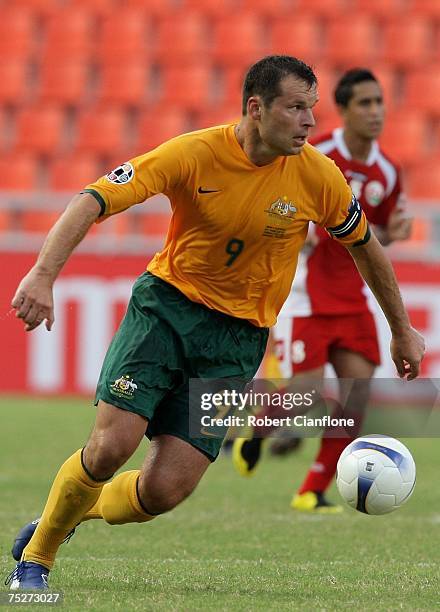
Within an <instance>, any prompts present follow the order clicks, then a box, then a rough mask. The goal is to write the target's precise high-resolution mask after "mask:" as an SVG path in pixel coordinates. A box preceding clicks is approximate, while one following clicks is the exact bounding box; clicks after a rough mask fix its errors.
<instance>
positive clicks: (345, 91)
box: [334, 68, 379, 106]
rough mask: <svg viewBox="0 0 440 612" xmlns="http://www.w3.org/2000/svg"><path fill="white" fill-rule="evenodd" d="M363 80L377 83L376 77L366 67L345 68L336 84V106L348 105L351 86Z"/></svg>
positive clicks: (350, 96) (351, 95)
mask: <svg viewBox="0 0 440 612" xmlns="http://www.w3.org/2000/svg"><path fill="white" fill-rule="evenodd" d="M364 81H375V82H376V83H379V81H378V80H377V78H376V77H375V76H374V74H373V73H372V72H371V70H368V68H352V69H351V70H347V72H345V73H344V74H343V75H342V77H341V78H340V79H339V81H338V84H337V85H336V88H335V92H334V98H335V102H336V104H337V105H338V106H348V103H349V102H350V100H351V98H352V97H353V86H354V85H357V84H358V83H363V82H364Z"/></svg>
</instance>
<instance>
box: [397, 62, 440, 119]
mask: <svg viewBox="0 0 440 612" xmlns="http://www.w3.org/2000/svg"><path fill="white" fill-rule="evenodd" d="M439 100H440V72H439V69H438V65H437V64H432V65H430V66H426V67H425V66H423V67H418V68H415V69H414V70H413V71H411V72H407V73H406V77H405V89H404V105H405V106H406V107H407V108H412V109H413V110H414V111H415V112H418V113H420V112H422V113H423V112H425V113H429V114H431V115H432V116H434V117H440V105H439Z"/></svg>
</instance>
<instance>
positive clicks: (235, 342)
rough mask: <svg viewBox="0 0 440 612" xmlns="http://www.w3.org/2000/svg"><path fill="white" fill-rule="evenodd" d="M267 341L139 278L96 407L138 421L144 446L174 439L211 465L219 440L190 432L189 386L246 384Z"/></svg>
mask: <svg viewBox="0 0 440 612" xmlns="http://www.w3.org/2000/svg"><path fill="white" fill-rule="evenodd" d="M267 337H268V329H267V328H259V327H255V326H254V325H252V324H251V323H249V322H248V321H245V320H243V319H238V318H235V317H231V316H228V315H225V314H222V313H220V312H217V311H215V310H211V309H209V308H206V307H205V306H203V305H201V304H197V303H195V302H192V301H191V300H189V299H188V298H186V297H185V296H184V295H183V293H181V292H180V291H179V290H178V289H176V288H175V287H173V286H172V285H170V284H168V283H166V282H164V281H163V280H161V279H160V278H158V277H157V276H154V275H152V274H150V273H149V272H145V273H144V274H142V275H141V276H140V277H139V278H138V279H137V281H136V283H135V284H134V286H133V292H132V296H131V300H130V302H129V305H128V309H127V313H126V315H125V317H124V319H123V321H122V323H121V325H120V326H119V329H118V331H117V332H116V334H115V336H114V338H113V340H112V342H111V344H110V347H109V349H108V351H107V354H106V356H105V359H104V364H103V366H102V370H101V374H100V377H99V381H98V387H97V390H96V397H95V405H96V404H97V403H98V401H99V400H103V401H104V402H107V403H109V404H112V405H113V406H117V407H118V408H122V409H124V410H128V411H130V412H134V413H136V414H140V415H142V416H144V417H146V418H147V419H148V420H149V424H148V427H147V432H146V435H147V436H148V437H149V438H150V439H151V438H152V437H153V436H157V435H160V434H170V435H173V436H176V437H178V438H181V439H182V440H185V441H186V442H189V443H190V444H191V445H192V446H194V447H196V448H197V449H199V450H200V451H201V452H202V453H204V454H205V455H206V456H207V457H208V458H209V459H210V460H211V461H214V460H215V459H216V457H217V455H218V453H219V451H220V447H221V444H222V441H223V438H222V436H220V437H208V436H205V437H204V436H203V435H202V434H199V437H197V432H193V429H192V428H190V426H189V421H190V418H189V380H190V379H191V378H193V379H194V378H196V379H197V378H202V379H211V378H215V379H222V378H228V379H241V380H244V381H250V380H252V378H253V377H254V375H255V373H256V371H257V369H258V367H259V365H260V363H261V360H262V359H263V355H264V351H265V349H266V343H267ZM225 433H226V432H225Z"/></svg>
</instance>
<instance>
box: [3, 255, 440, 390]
mask: <svg viewBox="0 0 440 612" xmlns="http://www.w3.org/2000/svg"><path fill="white" fill-rule="evenodd" d="M34 260H35V255H33V254H32V255H31V254H24V253H23V254H20V253H0V267H1V269H2V270H3V275H2V283H1V285H0V333H1V338H2V351H1V352H0V392H3V393H4V392H32V393H41V394H53V393H55V394H58V393H80V394H92V393H93V391H94V388H95V384H96V380H97V377H98V375H99V371H100V367H101V363H102V359H103V357H104V354H105V351H106V349H107V346H108V344H109V342H110V340H111V337H112V335H113V333H114V331H115V329H116V327H117V325H118V322H119V321H120V319H121V317H122V316H123V313H124V310H125V308H126V305H127V302H128V299H129V297H130V291H131V285H132V284H133V281H134V279H135V278H136V277H137V276H138V275H139V274H141V273H142V272H143V270H144V269H145V266H146V264H147V261H148V257H141V256H120V255H117V256H110V255H81V254H79V255H74V256H73V257H72V258H71V260H70V261H69V263H68V264H67V265H66V267H65V269H64V270H63V273H62V274H61V276H60V278H59V279H58V281H57V282H56V285H55V324H54V327H53V329H52V331H51V332H47V331H46V330H45V329H44V328H43V327H42V326H40V327H39V328H38V329H36V330H35V331H33V332H31V333H26V332H24V330H23V324H22V323H21V321H19V320H16V319H15V317H14V314H13V312H11V307H10V302H11V299H12V297H13V295H14V292H15V289H16V286H17V284H18V282H19V281H20V279H21V278H22V276H23V275H24V274H25V273H26V272H27V270H28V269H29V268H30V267H31V265H32V263H33V262H34ZM396 272H397V275H398V278H399V283H400V287H401V290H402V293H403V296H404V299H405V302H406V305H407V308H408V310H409V312H410V316H411V319H412V321H413V324H414V325H415V326H416V327H417V328H418V329H420V331H421V332H422V333H423V334H424V335H425V337H426V340H427V346H428V352H427V356H426V359H425V361H424V364H423V374H424V375H425V376H429V377H436V378H438V377H439V373H440V264H439V263H435V264H429V263H420V262H405V263H403V262H400V263H398V264H396ZM378 325H379V332H380V337H381V342H382V353H383V362H384V363H383V366H382V368H381V369H380V371H379V373H378V374H379V375H381V376H393V375H394V366H393V364H392V363H391V361H390V359H389V354H388V338H389V336H388V332H387V328H386V324H385V323H384V321H383V319H382V318H381V317H378Z"/></svg>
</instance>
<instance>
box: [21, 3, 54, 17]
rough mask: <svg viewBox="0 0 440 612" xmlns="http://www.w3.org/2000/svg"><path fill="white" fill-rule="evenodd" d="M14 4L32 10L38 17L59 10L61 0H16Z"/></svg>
mask: <svg viewBox="0 0 440 612" xmlns="http://www.w3.org/2000/svg"><path fill="white" fill-rule="evenodd" d="M11 4H12V3H11ZM14 6H16V7H17V8H18V7H20V8H21V7H24V8H25V9H27V10H31V11H32V13H33V14H34V15H35V16H36V17H43V18H46V17H49V16H51V15H53V14H54V13H55V12H56V11H58V10H59V8H60V0H14Z"/></svg>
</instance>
